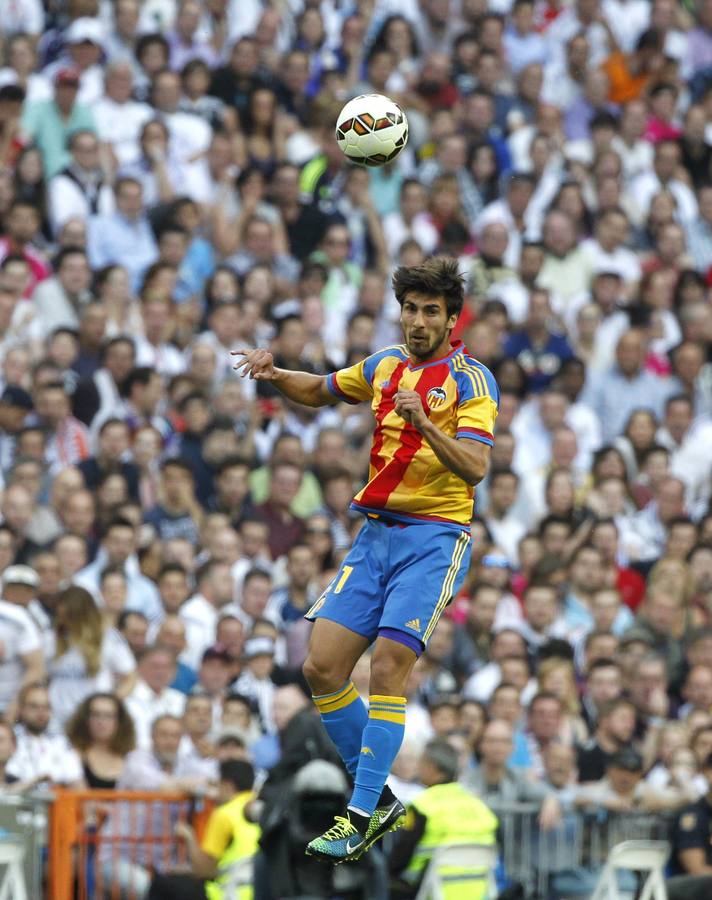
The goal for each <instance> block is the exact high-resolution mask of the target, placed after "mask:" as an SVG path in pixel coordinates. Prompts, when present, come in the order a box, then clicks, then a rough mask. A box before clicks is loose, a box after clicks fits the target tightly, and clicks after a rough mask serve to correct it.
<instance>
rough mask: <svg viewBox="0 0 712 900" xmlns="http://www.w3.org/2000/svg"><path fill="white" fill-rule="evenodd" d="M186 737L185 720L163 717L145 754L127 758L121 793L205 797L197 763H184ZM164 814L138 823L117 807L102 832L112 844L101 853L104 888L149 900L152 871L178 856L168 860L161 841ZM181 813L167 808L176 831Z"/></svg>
mask: <svg viewBox="0 0 712 900" xmlns="http://www.w3.org/2000/svg"><path fill="white" fill-rule="evenodd" d="M181 737H182V726H181V720H180V719H179V718H178V717H177V716H172V715H169V714H166V713H164V714H162V715H159V716H158V717H157V718H156V719H155V720H154V721H153V722H152V724H151V726H150V739H149V743H148V745H147V747H146V749H138V750H134V751H132V752H131V753H129V755H128V756H127V758H126V763H125V765H124V771H123V774H122V776H121V778H120V779H119V781H118V782H117V785H116V787H117V790H119V791H126V790H128V791H151V792H156V791H157V792H165V793H167V794H176V793H184V794H196V795H200V794H203V793H204V792H205V789H206V787H207V780H206V779H205V777H204V774H203V773H201V772H200V769H199V767H196V765H195V763H194V762H193V761H192V760H189V759H186V760H183V759H181V758H180V757H179V754H178V750H179V747H180V742H181ZM165 810H166V807H165V805H161V804H154V806H153V809H152V810H151V812H150V813H146V814H145V815H143V816H142V817H141V821H140V823H139V822H137V820H136V818H135V817H134V816H133V815H132V811H131V809H130V807H129V804H126V803H123V804H122V803H115V804H114V805H113V807H112V811H111V813H110V815H109V818H108V820H107V822H105V824H104V827H103V829H102V831H103V833H104V834H105V835H106V836H107V840H106V841H104V842H103V843H102V844H101V845H100V848H99V852H98V858H99V862H100V864H101V866H102V869H103V876H104V884H109V885H113V884H117V885H118V886H119V887H120V889H121V890H123V891H126V892H133V893H134V894H138V896H140V897H145V896H146V893H147V891H148V888H149V885H150V883H151V876H150V875H149V871H148V870H149V869H155V870H158V871H160V870H161V869H163V868H166V867H170V865H171V863H172V862H173V861H174V859H175V856H174V855H172V854H168V855H165V854H164V848H163V847H162V846H161V843H160V840H158V839H159V838H160V837H161V836H162V835H163V834H164V830H165V825H166V819H165V814H164V812H165ZM180 812H181V809H180V804H177V805H173V806H171V807H168V816H169V822H170V823H171V825H175V823H176V821H177V819H178V815H179V813H180ZM183 812H185V810H184V809H183ZM129 839H131V841H132V843H129ZM137 839H138V840H137ZM141 839H144V840H141ZM116 846H120V847H121V848H122V850H121V852H120V853H119V855H118V856H117V855H114V848H115V847H116Z"/></svg>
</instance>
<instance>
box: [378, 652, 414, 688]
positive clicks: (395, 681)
mask: <svg viewBox="0 0 712 900" xmlns="http://www.w3.org/2000/svg"><path fill="white" fill-rule="evenodd" d="M412 667H413V660H412V659H411V658H410V657H409V655H407V654H401V653H399V652H398V651H397V650H395V652H375V653H374V655H373V659H372V660H371V680H370V691H371V693H372V694H383V695H385V696H390V697H393V696H401V695H402V694H403V692H404V691H405V685H406V682H407V681H408V675H409V674H410V670H411V669H412Z"/></svg>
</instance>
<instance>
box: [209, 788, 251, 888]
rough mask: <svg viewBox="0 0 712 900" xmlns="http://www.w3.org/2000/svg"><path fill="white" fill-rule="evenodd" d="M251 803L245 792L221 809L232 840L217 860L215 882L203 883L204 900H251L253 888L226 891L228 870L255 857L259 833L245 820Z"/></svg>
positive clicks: (228, 879)
mask: <svg viewBox="0 0 712 900" xmlns="http://www.w3.org/2000/svg"><path fill="white" fill-rule="evenodd" d="M253 799H254V794H253V793H252V792H251V791H245V792H243V793H240V794H238V795H237V796H236V797H233V799H232V800H230V801H229V802H228V803H225V804H224V805H223V806H222V807H220V808H221V810H222V811H223V813H227V814H228V816H229V818H230V822H231V824H232V840H231V841H230V844H229V845H228V847H227V849H226V850H225V852H224V853H223V855H222V856H221V857H220V859H219V860H218V876H217V878H216V879H215V880H214V881H206V882H205V896H206V897H207V898H208V900H252V896H253V894H252V886H251V885H245V886H244V887H241V888H239V889H238V891H237V892H234V891H230V892H229V894H228V891H227V890H225V888H226V886H227V885H228V884H229V882H230V870H231V868H232V867H233V866H234V865H235V863H237V862H239V861H240V860H241V859H245V858H246V857H249V856H254V855H255V853H256V852H257V842H258V840H259V836H260V829H259V827H258V826H257V825H255V824H254V823H252V822H248V821H247V819H246V818H245V806H246V805H247V804H248V803H249V802H250V800H253Z"/></svg>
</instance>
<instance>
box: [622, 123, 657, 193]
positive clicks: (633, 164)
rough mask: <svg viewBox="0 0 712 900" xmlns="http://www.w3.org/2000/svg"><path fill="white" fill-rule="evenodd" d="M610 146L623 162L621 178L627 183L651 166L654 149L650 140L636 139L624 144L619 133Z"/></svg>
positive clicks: (648, 169)
mask: <svg viewBox="0 0 712 900" xmlns="http://www.w3.org/2000/svg"><path fill="white" fill-rule="evenodd" d="M611 148H612V149H613V150H615V151H616V153H617V154H618V156H620V158H621V162H622V163H623V179H624V181H625V182H626V184H627V183H629V182H630V181H632V180H633V179H634V178H636V177H637V176H638V175H642V174H643V173H644V172H649V171H650V170H651V169H652V167H653V156H654V153H655V151H654V150H653V145H652V144H651V143H650V141H644V140H638V141H634V142H633V143H632V144H626V142H625V141H624V140H623V138H622V137H621V136H620V135H618V134H617V135H616V136H615V137H614V138H613V140H612V141H611Z"/></svg>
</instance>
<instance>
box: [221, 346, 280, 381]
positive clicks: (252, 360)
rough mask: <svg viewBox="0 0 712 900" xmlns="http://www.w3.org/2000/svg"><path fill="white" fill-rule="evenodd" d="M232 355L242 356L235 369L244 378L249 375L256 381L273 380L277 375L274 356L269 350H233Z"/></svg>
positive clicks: (234, 366)
mask: <svg viewBox="0 0 712 900" xmlns="http://www.w3.org/2000/svg"><path fill="white" fill-rule="evenodd" d="M230 356H242V357H244V359H240V360H238V361H237V362H236V363H235V364H234V365H233V369H235V370H236V371H237V372H239V373H240V377H241V378H244V377H245V375H249V376H250V378H254V379H255V381H273V380H274V377H275V368H274V358H273V357H272V354H271V353H270V352H269V350H261V349H259V348H258V349H257V350H231V351H230Z"/></svg>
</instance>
